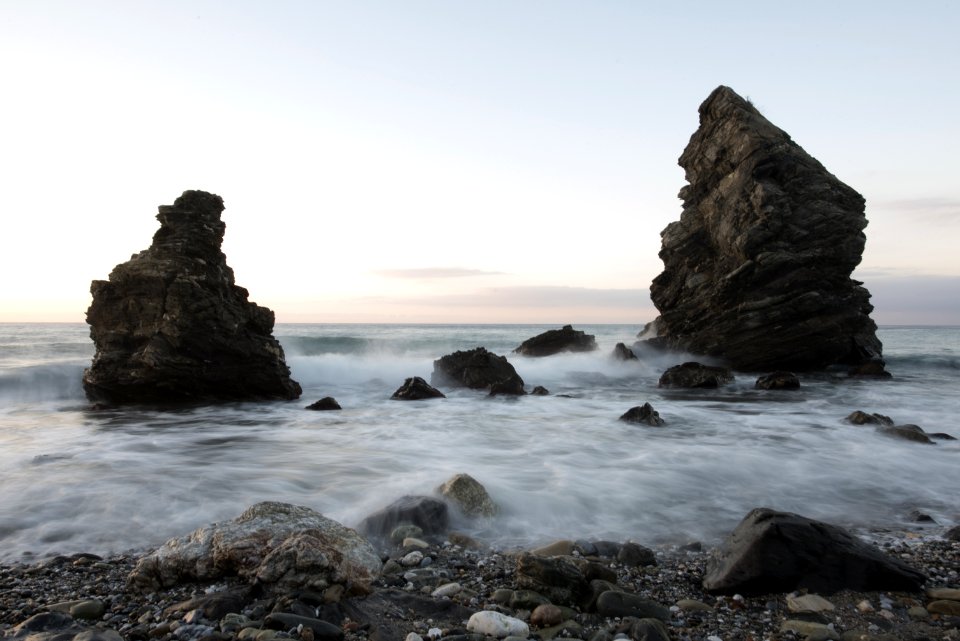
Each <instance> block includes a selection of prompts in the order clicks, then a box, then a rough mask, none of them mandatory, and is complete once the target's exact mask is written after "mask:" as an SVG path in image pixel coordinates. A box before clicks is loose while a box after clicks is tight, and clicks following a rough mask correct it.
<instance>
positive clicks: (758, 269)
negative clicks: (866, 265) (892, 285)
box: [641, 86, 882, 371]
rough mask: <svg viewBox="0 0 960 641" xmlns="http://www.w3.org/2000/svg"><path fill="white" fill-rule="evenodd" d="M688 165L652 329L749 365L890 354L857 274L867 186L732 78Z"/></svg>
mask: <svg viewBox="0 0 960 641" xmlns="http://www.w3.org/2000/svg"><path fill="white" fill-rule="evenodd" d="M680 166H681V167H683V168H684V170H685V171H686V178H687V181H688V182H689V184H688V185H687V186H685V187H684V188H683V189H682V190H681V191H680V198H681V199H683V212H682V213H681V215H680V220H679V221H677V222H673V223H670V224H669V225H667V227H666V229H664V230H663V232H662V233H661V237H662V248H661V250H660V258H661V259H662V260H663V264H664V269H663V273H661V274H660V275H659V276H657V277H656V278H655V279H654V281H653V284H652V285H651V287H650V297H651V299H652V300H653V303H654V305H656V307H657V309H658V310H659V311H660V316H659V317H658V318H657V319H656V320H655V321H654V323H652V324H651V326H650V328H649V330H650V331H649V332H646V333H645V334H644V335H641V338H646V337H647V336H646V334H652V335H655V336H656V337H655V338H651V339H650V340H652V341H653V343H654V344H658V345H659V346H661V347H666V348H669V349H676V350H683V351H686V352H690V353H693V354H698V355H705V356H712V357H715V358H717V359H720V360H722V361H723V362H725V363H726V364H727V365H729V366H731V367H733V368H735V369H741V370H748V371H750V370H772V369H793V370H811V369H821V368H825V367H828V366H830V365H837V364H843V365H851V366H855V365H861V364H864V363H866V362H868V361H879V360H880V357H881V349H882V346H881V344H880V341H879V340H878V339H877V336H876V329H877V326H876V324H875V323H874V322H873V321H872V320H871V319H870V316H869V314H870V312H871V311H872V310H873V306H872V305H871V304H870V302H869V301H870V293H869V292H868V291H867V290H866V289H865V288H863V287H862V283H860V282H858V281H855V280H852V279H851V278H850V275H851V273H852V272H853V269H854V268H855V267H856V266H857V264H858V263H859V262H860V258H861V254H862V253H863V248H864V243H865V242H866V237H865V236H864V234H863V229H864V227H866V225H867V219H866V217H865V216H864V200H863V197H862V196H861V195H860V194H858V193H857V192H856V191H854V190H853V189H851V188H850V187H848V186H847V185H845V184H843V183H842V182H840V181H839V180H837V178H836V177H835V176H833V175H832V174H831V173H830V172H828V171H827V170H826V169H825V168H824V167H823V166H822V165H821V164H820V163H819V162H817V160H816V159H814V158H813V157H811V156H810V155H809V154H807V153H806V152H805V151H804V150H803V149H801V148H800V147H799V146H798V145H797V144H796V143H795V142H793V141H792V140H791V139H790V136H789V135H787V133H786V132H784V131H782V130H781V129H779V128H777V127H776V126H774V125H773V124H772V123H770V122H769V121H768V120H767V119H766V118H764V117H763V116H762V115H761V114H760V112H759V111H757V110H756V108H754V106H753V105H752V104H751V103H750V102H749V101H747V100H744V99H743V98H741V97H740V96H739V95H737V94H736V93H735V92H734V91H733V90H732V89H730V88H729V87H723V86H721V87H718V88H717V89H715V90H714V91H713V93H711V94H710V96H709V97H708V98H707V99H706V100H705V101H704V103H703V104H702V105H700V128H699V129H698V130H697V131H696V133H694V134H693V136H692V137H691V138H690V143H689V144H688V145H687V148H686V149H685V150H684V152H683V155H681V156H680ZM880 364H881V366H882V361H881V363H880Z"/></svg>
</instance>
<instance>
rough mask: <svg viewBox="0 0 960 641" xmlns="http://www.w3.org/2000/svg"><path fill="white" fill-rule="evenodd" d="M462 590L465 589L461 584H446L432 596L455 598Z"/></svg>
mask: <svg viewBox="0 0 960 641" xmlns="http://www.w3.org/2000/svg"><path fill="white" fill-rule="evenodd" d="M462 589H463V587H462V586H461V585H460V584H459V583H445V584H444V585H441V586H440V587H439V588H437V589H436V590H434V591H433V592H432V593H431V594H430V596H433V597H445V596H453V595H454V594H457V593H459V592H460V590H462Z"/></svg>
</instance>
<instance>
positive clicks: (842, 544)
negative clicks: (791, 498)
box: [703, 508, 926, 595]
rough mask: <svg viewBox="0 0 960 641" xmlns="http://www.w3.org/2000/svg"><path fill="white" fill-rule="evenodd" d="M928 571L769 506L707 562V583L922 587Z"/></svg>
mask: <svg viewBox="0 0 960 641" xmlns="http://www.w3.org/2000/svg"><path fill="white" fill-rule="evenodd" d="M925 580H926V577H925V576H924V575H923V573H922V572H920V571H918V570H915V569H914V568H912V567H910V566H908V565H906V564H905V563H903V562H902V561H900V560H898V559H894V558H892V557H888V556H886V555H885V554H884V553H883V552H881V551H880V550H879V549H878V548H876V547H874V546H872V545H869V544H867V543H864V542H863V541H861V540H860V539H858V538H857V537H855V536H853V535H851V534H849V533H848V532H846V531H845V530H843V529H841V528H838V527H836V526H834V525H830V524H827V523H823V522H820V521H814V520H813V519H808V518H806V517H803V516H800V515H798V514H791V513H789V512H776V511H774V510H770V509H767V508H757V509H755V510H753V511H751V512H750V513H749V514H747V516H746V517H745V518H744V519H743V521H741V522H740V524H739V525H738V526H737V527H736V529H735V530H734V531H733V533H732V534H731V535H730V536H729V537H728V538H727V540H726V541H725V542H724V543H723V545H722V547H721V548H720V549H719V550H718V551H717V552H715V554H714V557H713V558H712V559H711V560H710V562H709V563H708V564H707V570H706V573H705V574H704V577H703V587H704V589H705V590H707V591H709V592H720V593H724V594H734V593H739V594H744V595H754V594H769V593H777V592H791V591H793V590H798V589H804V588H805V589H807V590H809V591H811V592H822V593H825V594H832V593H834V592H837V591H839V590H844V589H850V590H859V591H875V590H876V591H879V590H892V591H904V592H916V591H919V590H920V587H921V585H922V584H923V582H924V581H925Z"/></svg>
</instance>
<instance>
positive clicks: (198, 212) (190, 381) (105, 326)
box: [83, 191, 301, 404]
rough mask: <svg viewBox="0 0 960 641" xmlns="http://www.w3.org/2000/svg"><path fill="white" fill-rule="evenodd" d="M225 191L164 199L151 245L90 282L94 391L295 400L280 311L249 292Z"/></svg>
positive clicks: (115, 395) (155, 399) (169, 398)
mask: <svg viewBox="0 0 960 641" xmlns="http://www.w3.org/2000/svg"><path fill="white" fill-rule="evenodd" d="M223 209H224V207H223V200H222V199H221V198H220V196H216V195H214V194H209V193H206V192H203V191H185V192H184V193H183V195H182V196H180V197H179V198H177V200H176V201H175V202H174V204H173V205H161V206H160V213H159V214H157V219H158V220H159V221H160V229H158V230H157V232H156V233H155V234H154V236H153V243H152V244H151V245H150V247H149V248H148V249H146V250H144V251H142V252H140V253H139V254H135V255H134V256H133V257H132V258H131V259H130V260H129V261H127V262H125V263H121V264H119V265H117V266H116V267H115V268H114V269H113V271H112V272H110V279H109V280H95V281H93V284H92V285H91V286H90V292H91V293H92V294H93V302H92V303H91V305H90V308H89V309H88V310H87V323H89V325H90V337H91V338H92V339H93V342H94V345H95V347H96V353H95V355H94V357H93V363H92V364H91V366H90V367H89V368H88V369H87V370H85V371H84V373H83V389H84V391H85V392H86V394H87V397H88V398H89V399H90V400H92V401H96V402H100V403H107V404H123V403H166V402H193V401H224V400H258V399H294V398H298V397H299V396H300V393H301V389H300V385H299V384H298V383H297V382H296V381H294V380H292V379H291V378H290V369H289V368H288V367H287V364H286V361H285V360H284V354H283V348H282V347H281V346H280V343H279V342H277V340H276V339H275V338H274V337H273V323H274V315H273V312H272V311H270V310H269V309H267V308H266V307H261V306H259V305H257V304H256V303H252V302H250V301H248V300H247V297H248V292H247V290H246V289H244V288H243V287H239V286H237V285H236V284H235V282H234V276H233V270H232V269H230V267H229V266H228V265H227V259H226V256H224V255H223V252H221V251H220V245H221V243H222V242H223V234H224V231H225V229H226V225H225V224H224V223H223V221H221V220H220V214H221V212H223Z"/></svg>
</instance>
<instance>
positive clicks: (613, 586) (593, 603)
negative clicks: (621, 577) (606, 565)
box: [582, 579, 620, 612]
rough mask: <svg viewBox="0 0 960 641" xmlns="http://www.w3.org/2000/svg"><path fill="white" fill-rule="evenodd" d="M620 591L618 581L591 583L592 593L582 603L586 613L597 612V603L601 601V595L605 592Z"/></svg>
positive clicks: (596, 580)
mask: <svg viewBox="0 0 960 641" xmlns="http://www.w3.org/2000/svg"><path fill="white" fill-rule="evenodd" d="M619 589H620V588H618V587H617V582H616V581H605V580H603V579H594V580H593V581H590V593H589V595H588V596H587V597H586V598H585V599H583V601H582V605H583V609H584V610H585V611H586V612H596V611H597V601H598V600H599V599H600V595H601V594H603V593H604V592H610V591H613V592H617V591H618V590H619Z"/></svg>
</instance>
